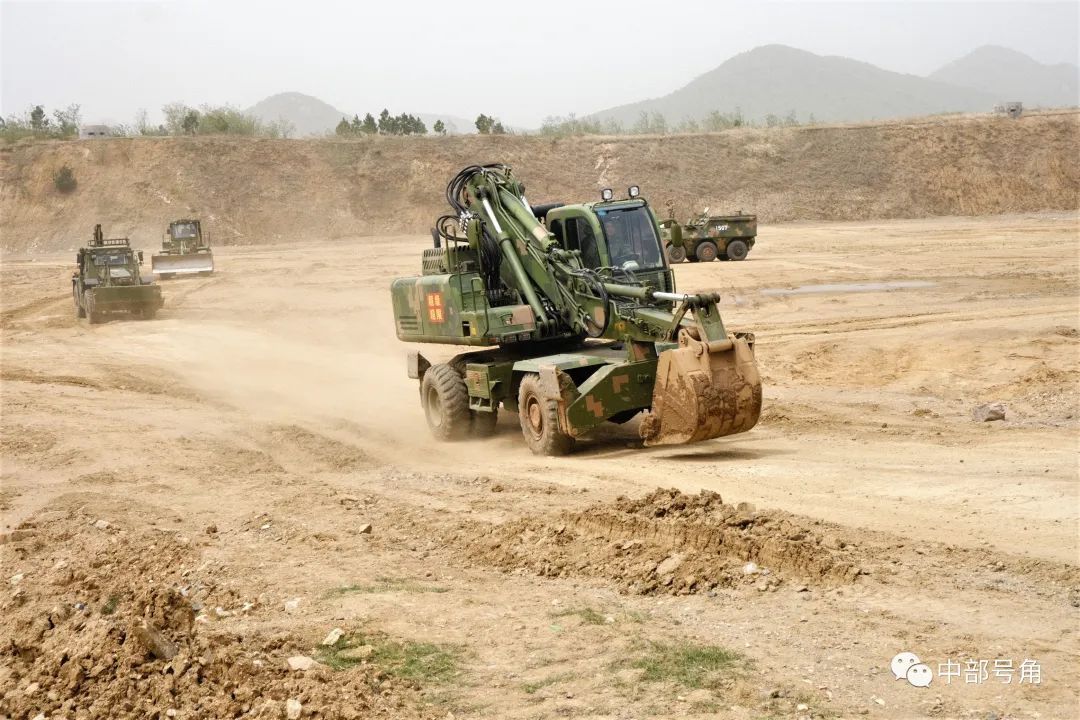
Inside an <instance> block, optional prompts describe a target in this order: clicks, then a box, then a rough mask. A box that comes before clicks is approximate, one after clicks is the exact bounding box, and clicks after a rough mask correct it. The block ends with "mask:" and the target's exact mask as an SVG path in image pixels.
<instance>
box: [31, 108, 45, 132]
mask: <svg viewBox="0 0 1080 720" xmlns="http://www.w3.org/2000/svg"><path fill="white" fill-rule="evenodd" d="M48 124H49V120H48V118H46V117H45V108H43V107H42V106H41V105H35V106H34V108H33V109H32V110H31V111H30V127H31V128H32V129H33V130H34V131H35V132H41V131H42V130H44V129H45V127H46V126H47V125H48Z"/></svg>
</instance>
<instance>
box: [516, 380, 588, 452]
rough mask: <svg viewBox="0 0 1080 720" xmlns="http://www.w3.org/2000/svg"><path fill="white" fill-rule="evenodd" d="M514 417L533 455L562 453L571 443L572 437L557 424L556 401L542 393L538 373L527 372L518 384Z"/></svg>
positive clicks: (557, 410)
mask: <svg viewBox="0 0 1080 720" xmlns="http://www.w3.org/2000/svg"><path fill="white" fill-rule="evenodd" d="M518 420H519V421H520V422H521V434H522V435H524V436H525V442H526V444H528V446H529V449H530V450H532V451H533V453H534V454H536V455H565V454H567V453H568V452H570V450H571V449H573V447H574V438H572V437H570V436H569V435H567V434H566V433H564V432H563V431H562V428H560V427H559V405H558V402H557V401H556V400H555V398H551V397H547V396H545V395H544V393H543V390H542V389H541V387H540V376H539V375H537V374H536V373H528V374H527V375H525V377H524V378H522V379H521V387H520V388H518Z"/></svg>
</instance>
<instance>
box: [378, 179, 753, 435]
mask: <svg viewBox="0 0 1080 720" xmlns="http://www.w3.org/2000/svg"><path fill="white" fill-rule="evenodd" d="M524 191H525V188H524V185H523V184H522V183H521V182H519V181H518V180H517V179H516V178H515V177H514V175H513V173H512V171H511V169H510V168H509V167H507V166H505V165H485V166H470V167H467V168H465V169H464V170H462V171H461V172H460V173H458V175H457V176H456V177H455V178H454V179H453V180H451V182H450V184H449V185H448V187H447V191H446V197H447V201H448V202H449V204H450V206H451V208H452V209H453V213H452V214H449V215H444V216H442V217H441V218H439V219H438V221H437V222H436V224H435V228H434V229H433V230H432V239H433V247H432V248H430V249H428V250H425V251H424V253H423V258H422V262H421V267H422V274H421V275H419V276H417V277H407V278H398V279H397V280H394V282H393V283H392V285H391V294H392V300H393V308H394V315H395V323H396V329H397V336H398V338H399V339H400V340H403V341H406V342H410V343H443V344H450V345H465V346H471V347H472V348H474V350H472V351H467V352H463V353H461V354H458V355H457V356H455V357H454V358H453V359H451V360H450V361H449V362H446V363H434V364H433V363H432V362H431V361H430V360H428V359H427V358H426V357H424V355H423V354H421V353H419V352H411V353H409V355H408V361H407V371H408V374H409V376H410V377H412V378H414V379H417V380H419V384H420V402H421V405H422V407H423V410H424V414H425V417H426V420H427V424H428V426H429V428H430V430H431V432H432V434H433V435H434V436H435V437H436V438H438V439H440V440H455V439H460V438H464V437H467V436H470V435H471V436H487V435H490V434H491V433H492V432H494V430H495V427H496V422H497V417H498V413H499V411H500V409H504V410H507V411H510V412H514V413H516V414H517V416H518V421H519V424H520V426H521V432H522V434H523V435H524V436H525V440H526V442H527V444H528V445H529V447H530V449H531V450H532V451H533V452H534V453H537V454H545V455H560V454H564V453H566V452H569V451H570V450H571V449H572V448H573V446H574V444H575V442H576V441H577V440H578V439H580V438H582V437H583V436H585V435H586V434H588V433H589V432H590V431H592V430H594V429H596V428H597V427H598V426H600V425H601V424H602V423H605V422H613V423H625V422H627V421H629V420H630V419H631V418H633V417H634V416H636V415H638V414H639V413H644V417H643V418H642V419H641V422H640V424H639V427H638V429H639V434H640V436H641V438H642V440H643V441H644V444H645V445H647V446H649V445H664V444H678V443H690V442H696V441H700V440H708V439H710V438H717V437H721V436H723V435H731V434H734V433H740V432H744V431H747V430H749V429H750V428H752V427H753V426H754V425H755V424H756V423H757V420H758V416H759V414H760V411H761V379H760V376H759V373H758V369H757V364H756V361H755V359H754V336H753V335H752V334H751V333H743V332H731V331H729V330H728V329H727V328H726V327H725V326H724V323H723V320H722V319H721V317H720V311H719V308H718V303H719V300H720V298H719V296H718V295H716V294H714V293H699V294H685V293H679V292H677V291H676V289H675V279H674V274H673V273H672V271H671V269H670V267H669V266H668V262H667V259H666V258H665V257H664V254H663V252H662V250H661V245H660V236H659V228H658V226H657V221H656V217H655V215H654V214H653V212H652V210H651V208H650V207H649V205H648V203H647V202H646V201H645V199H644V198H642V197H640V194H639V191H638V188H637V187H631V188H629V189H628V191H627V194H628V197H626V198H624V199H618V200H616V199H615V198H614V194H613V192H612V191H611V190H610V189H605V190H603V192H602V193H601V200H600V201H599V202H591V203H583V204H573V205H562V204H559V203H554V204H550V205H538V206H533V205H530V204H529V202H528V201H527V200H526V199H525V192H524Z"/></svg>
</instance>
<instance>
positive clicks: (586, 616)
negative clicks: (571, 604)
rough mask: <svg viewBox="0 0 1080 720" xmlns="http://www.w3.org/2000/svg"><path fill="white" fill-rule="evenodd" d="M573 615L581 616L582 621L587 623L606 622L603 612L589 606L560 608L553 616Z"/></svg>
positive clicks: (598, 623) (599, 623)
mask: <svg viewBox="0 0 1080 720" xmlns="http://www.w3.org/2000/svg"><path fill="white" fill-rule="evenodd" d="M571 615H573V616H575V617H579V618H581V622H583V623H585V624H586V625H603V624H604V623H605V622H606V620H605V618H604V614H603V613H600V612H597V611H596V610H594V609H593V608H591V607H588V606H586V607H583V608H567V609H566V610H560V611H559V612H557V613H554V614H553V615H552V617H569V616H571Z"/></svg>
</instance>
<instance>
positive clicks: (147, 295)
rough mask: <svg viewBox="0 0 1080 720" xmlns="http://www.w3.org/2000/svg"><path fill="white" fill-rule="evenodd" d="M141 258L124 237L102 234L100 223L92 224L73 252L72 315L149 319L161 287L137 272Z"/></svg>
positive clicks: (94, 321)
mask: <svg viewBox="0 0 1080 720" xmlns="http://www.w3.org/2000/svg"><path fill="white" fill-rule="evenodd" d="M142 261H143V257H142V251H139V252H138V253H136V252H135V251H134V250H132V249H131V243H130V242H129V241H128V239H127V238H106V237H105V236H104V235H103V234H102V232H101V225H95V226H94V235H93V237H92V238H91V240H90V244H89V245H88V246H87V247H84V248H81V249H80V250H79V254H78V255H76V256H75V262H76V263H77V265H78V270H76V272H75V273H74V274H73V275H72V276H71V294H72V296H73V297H74V300H75V317H76V318H87V320H88V321H89V323H90V324H91V325H95V324H97V323H99V322H102V321H103V320H104V319H105V318H106V316H109V315H117V314H124V315H132V316H135V317H141V318H143V319H144V320H150V319H153V317H154V316H155V315H156V314H157V311H158V308H160V307H161V306H162V305H163V304H164V302H165V301H164V300H163V299H162V297H161V288H160V287H159V286H157V285H155V284H154V281H153V280H152V279H148V278H143V277H142V276H141V274H140V272H139V266H140V265H141V264H142Z"/></svg>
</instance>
